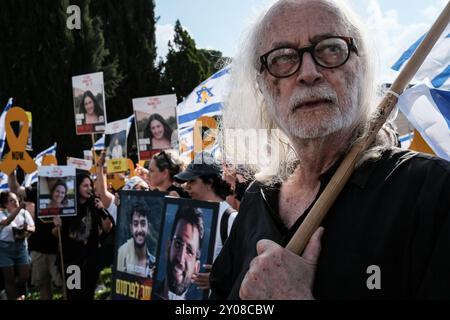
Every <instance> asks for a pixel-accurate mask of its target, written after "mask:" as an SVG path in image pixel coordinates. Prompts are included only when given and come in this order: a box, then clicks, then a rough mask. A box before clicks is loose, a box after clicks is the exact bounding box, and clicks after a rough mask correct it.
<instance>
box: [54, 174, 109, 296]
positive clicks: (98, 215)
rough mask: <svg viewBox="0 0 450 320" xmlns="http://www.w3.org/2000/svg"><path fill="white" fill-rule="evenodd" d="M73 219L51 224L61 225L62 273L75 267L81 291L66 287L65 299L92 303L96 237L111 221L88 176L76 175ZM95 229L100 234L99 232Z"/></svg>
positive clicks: (96, 270)
mask: <svg viewBox="0 0 450 320" xmlns="http://www.w3.org/2000/svg"><path fill="white" fill-rule="evenodd" d="M76 181H77V216H76V217H65V218H64V219H61V218H59V217H58V221H55V222H56V223H57V225H59V226H62V230H61V236H62V243H63V250H64V252H63V254H62V256H63V259H64V270H65V271H66V272H67V267H68V266H71V265H72V266H78V267H79V269H80V272H81V288H79V289H77V288H69V287H68V288H67V297H68V299H69V300H92V299H93V298H94V292H95V288H96V284H97V280H98V276H99V273H100V271H101V270H100V269H101V260H100V257H101V255H100V248H99V243H100V235H101V233H103V232H105V233H108V232H109V231H110V230H111V229H112V227H113V221H112V220H113V218H112V217H111V216H110V215H108V214H105V212H104V211H103V210H102V209H101V208H102V207H103V204H102V203H101V201H99V199H95V197H94V196H93V185H92V180H91V178H90V176H89V175H88V174H85V173H80V174H77V178H76ZM99 230H100V231H101V232H99Z"/></svg>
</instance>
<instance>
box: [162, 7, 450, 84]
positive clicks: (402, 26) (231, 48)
mask: <svg viewBox="0 0 450 320" xmlns="http://www.w3.org/2000/svg"><path fill="white" fill-rule="evenodd" d="M273 2H275V1H274V0H226V1H223V0H191V1H186V0H155V4H156V9H155V10H156V16H157V17H159V20H158V22H157V28H156V41H157V47H158V54H159V55H160V56H165V55H166V53H167V43H168V41H169V40H171V39H172V38H173V34H174V32H173V26H174V25H175V21H176V20H177V19H179V20H180V22H181V25H182V26H183V27H184V28H185V29H186V30H188V32H189V33H190V35H191V36H192V37H193V38H194V40H195V42H196V45H197V47H198V48H206V49H215V50H219V51H221V52H222V53H223V54H224V55H225V56H227V57H233V55H234V54H235V53H236V48H237V47H238V46H239V43H240V42H239V40H240V39H241V37H242V34H243V32H244V31H245V30H246V26H247V25H248V24H249V23H250V22H251V21H252V19H254V17H255V14H257V13H258V12H260V11H261V9H262V8H264V7H266V6H267V4H270V3H273ZM347 2H348V3H349V4H350V7H352V8H353V9H354V10H355V11H356V12H357V13H358V14H359V15H360V16H361V17H362V18H363V21H365V23H366V26H367V29H368V31H369V34H370V35H372V36H373V41H374V43H375V47H376V48H377V53H376V57H377V58H376V61H377V69H378V73H377V79H378V81H379V82H381V83H383V82H392V80H393V79H395V75H396V74H397V73H396V72H395V71H392V70H390V66H391V65H392V64H393V63H394V62H395V61H396V60H397V59H398V58H399V57H400V55H401V54H402V53H403V51H405V50H406V49H407V48H408V47H409V46H410V45H411V44H412V43H413V42H415V41H416V40H417V39H418V38H419V37H420V36H421V35H422V34H423V33H425V32H426V31H427V30H428V28H429V27H430V26H431V24H432V23H433V22H434V20H435V19H436V18H437V16H438V15H439V13H440V12H441V10H442V9H443V8H444V6H445V5H446V3H447V0H425V1H424V0H348V1H347Z"/></svg>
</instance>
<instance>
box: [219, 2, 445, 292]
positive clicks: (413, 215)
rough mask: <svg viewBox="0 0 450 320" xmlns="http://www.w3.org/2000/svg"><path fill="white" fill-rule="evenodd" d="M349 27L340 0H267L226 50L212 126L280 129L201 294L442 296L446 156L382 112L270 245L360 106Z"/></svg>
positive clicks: (365, 104) (358, 55) (361, 40)
mask: <svg viewBox="0 0 450 320" xmlns="http://www.w3.org/2000/svg"><path fill="white" fill-rule="evenodd" d="M362 30H363V29H362V27H361V26H360V23H359V22H358V19H357V18H356V16H355V15H354V14H353V13H352V12H351V10H349V9H348V8H347V7H345V6H344V5H343V4H342V2H337V1H336V2H335V1H331V0H280V1H278V2H277V3H275V4H274V5H273V6H272V7H271V8H270V9H269V10H268V11H267V12H266V13H265V14H264V15H263V16H262V18H261V19H260V20H259V21H258V22H257V23H256V24H255V26H254V28H253V29H252V30H251V32H250V37H249V39H247V41H245V44H244V46H242V48H241V50H242V51H241V54H240V55H238V56H237V57H236V58H235V60H234V61H233V76H234V77H235V81H233V84H234V85H235V86H236V87H235V88H234V90H232V94H231V96H230V100H229V105H228V106H227V108H226V112H225V114H224V123H225V127H226V128H233V127H234V128H265V129H280V131H281V132H280V133H279V134H277V135H276V139H277V140H276V141H275V143H277V147H278V148H274V146H272V148H271V150H272V152H273V150H277V149H279V150H280V154H279V155H280V161H279V162H277V163H271V164H270V165H269V166H267V167H265V168H260V169H261V170H260V172H259V174H257V175H256V177H257V181H256V182H255V183H253V184H252V185H251V186H250V187H249V189H248V190H247V191H246V193H245V195H244V198H243V202H242V204H241V207H240V211H239V215H238V217H237V219H236V221H235V223H234V225H233V229H232V231H231V234H230V236H229V238H228V241H227V242H226V243H225V246H224V248H223V250H222V251H221V254H220V255H219V257H218V258H217V259H216V261H215V263H214V266H213V269H212V273H211V288H212V298H216V299H239V298H240V299H388V298H401V299H410V298H450V272H448V270H450V255H449V252H450V219H449V212H450V200H449V199H450V197H449V190H450V175H449V173H450V165H449V163H448V162H446V161H444V160H442V159H439V158H433V157H429V156H426V155H423V154H418V153H413V152H410V151H406V150H401V149H398V148H396V147H395V145H396V139H395V135H393V134H392V131H391V130H390V129H389V126H385V127H384V128H383V130H382V131H380V133H379V135H378V138H377V140H376V142H375V143H374V145H373V146H372V147H371V149H369V150H368V151H366V153H365V154H364V157H363V158H362V160H361V161H360V163H359V164H358V167H357V169H356V170H355V172H354V173H353V175H352V176H351V177H350V179H349V181H348V183H347V185H346V186H345V187H344V189H343V191H342V192H341V194H340V195H339V197H338V198H337V200H336V202H335V203H334V205H333V206H332V208H331V209H330V211H329V212H328V214H327V216H326V218H325V219H324V221H323V222H322V226H321V227H320V228H319V229H318V230H317V231H316V232H315V233H314V235H313V236H312V238H311V239H310V241H309V243H308V245H307V247H306V249H305V250H304V252H303V253H302V255H301V256H298V255H296V254H294V253H292V252H290V251H288V250H286V249H284V248H283V247H284V246H285V245H286V244H287V242H288V241H289V240H290V238H291V237H292V235H293V234H294V233H295V231H296V230H297V229H298V227H299V226H300V225H301V224H302V222H303V220H304V218H305V217H306V216H307V215H308V212H309V210H310V208H311V207H312V205H313V204H314V203H315V201H316V200H317V198H318V197H319V195H320V194H321V192H322V191H323V189H324V188H325V186H326V185H327V183H328V181H329V180H330V179H331V176H332V175H333V174H334V172H335V171H336V168H337V167H338V166H339V164H340V163H341V161H342V159H343V157H344V156H345V155H346V153H347V152H348V151H349V148H350V147H351V146H352V144H353V143H354V142H355V141H356V140H357V139H358V138H359V137H361V135H362V134H363V133H364V131H365V130H366V128H367V123H368V121H369V119H370V118H371V116H372V114H373V108H374V107H375V105H374V103H373V93H374V86H373V83H374V81H373V78H372V74H373V72H372V70H371V69H372V66H373V63H372V62H371V60H370V59H371V56H372V55H373V52H372V51H371V50H370V49H369V47H368V45H369V43H368V38H367V37H365V36H364V35H363V31H362ZM242 110H245V112H242ZM268 156H269V155H268Z"/></svg>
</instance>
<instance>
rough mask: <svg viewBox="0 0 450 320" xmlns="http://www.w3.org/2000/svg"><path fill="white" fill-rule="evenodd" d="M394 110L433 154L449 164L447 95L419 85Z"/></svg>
mask: <svg viewBox="0 0 450 320" xmlns="http://www.w3.org/2000/svg"><path fill="white" fill-rule="evenodd" d="M398 107H399V109H400V110H401V111H402V112H403V114H404V115H405V116H406V118H408V121H409V122H411V124H412V125H413V126H414V128H416V129H417V131H419V133H420V134H421V135H422V137H423V139H424V140H425V141H426V142H427V144H428V145H429V146H430V147H431V149H433V151H434V153H436V155H437V156H439V157H441V158H443V159H446V160H448V161H450V91H446V90H440V89H435V88H433V87H432V86H431V85H430V84H425V83H421V84H418V85H416V86H414V87H412V88H410V89H408V90H406V91H405V93H403V94H402V95H401V96H400V98H399V100H398Z"/></svg>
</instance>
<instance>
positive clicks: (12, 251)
mask: <svg viewBox="0 0 450 320" xmlns="http://www.w3.org/2000/svg"><path fill="white" fill-rule="evenodd" d="M25 207H26V205H25V203H24V202H23V201H22V202H21V203H19V198H18V196H17V195H16V194H15V193H13V192H10V191H7V192H2V193H1V194H0V270H1V273H2V276H3V279H4V285H5V290H6V295H7V298H8V299H9V300H16V299H18V298H20V299H23V298H24V294H25V284H26V281H27V280H28V277H29V273H30V257H29V254H28V243H27V237H28V236H29V235H30V234H31V233H33V232H34V230H35V225H34V221H33V217H32V216H31V214H30V212H28V211H27V210H25Z"/></svg>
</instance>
